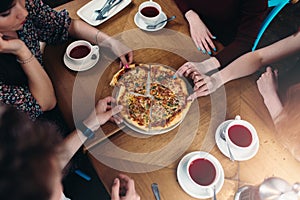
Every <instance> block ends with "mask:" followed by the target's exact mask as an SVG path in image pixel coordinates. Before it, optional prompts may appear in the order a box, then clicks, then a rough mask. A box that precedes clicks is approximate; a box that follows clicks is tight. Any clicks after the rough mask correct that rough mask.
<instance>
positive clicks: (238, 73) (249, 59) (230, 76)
mask: <svg viewBox="0 0 300 200" xmlns="http://www.w3.org/2000/svg"><path fill="white" fill-rule="evenodd" d="M262 61H263V59H262V57H261V56H260V54H259V53H258V52H250V53H247V54H245V55H243V56H241V57H239V58H238V59H236V60H234V61H233V62H232V63H230V64H229V65H228V66H227V67H225V68H224V69H222V70H221V71H219V72H218V74H219V76H220V78H221V80H222V83H223V84H225V83H227V82H229V81H231V80H235V79H238V78H241V77H244V76H248V75H250V74H252V73H254V72H255V71H257V70H258V69H259V68H260V67H261V66H262V65H263V62H262Z"/></svg>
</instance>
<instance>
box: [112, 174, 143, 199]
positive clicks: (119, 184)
mask: <svg viewBox="0 0 300 200" xmlns="http://www.w3.org/2000/svg"><path fill="white" fill-rule="evenodd" d="M140 199H141V198H140V196H139V195H138V194H137V193H136V191H135V187H134V180H133V179H131V178H129V177H128V176H126V175H125V174H119V177H118V178H115V180H114V183H113V186H112V191H111V200H140Z"/></svg>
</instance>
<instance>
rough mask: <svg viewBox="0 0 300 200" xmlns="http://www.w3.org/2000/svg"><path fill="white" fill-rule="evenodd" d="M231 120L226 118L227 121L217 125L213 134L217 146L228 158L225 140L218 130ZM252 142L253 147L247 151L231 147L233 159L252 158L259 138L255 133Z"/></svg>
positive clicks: (256, 149)
mask: <svg viewBox="0 0 300 200" xmlns="http://www.w3.org/2000/svg"><path fill="white" fill-rule="evenodd" d="M231 121H233V120H227V121H224V122H222V123H221V124H220V125H219V126H218V128H217V130H216V134H215V139H216V143H217V146H218V148H219V149H220V151H221V152H222V153H223V154H224V155H225V156H226V157H228V158H230V155H229V152H228V148H227V144H226V141H225V140H223V139H222V138H221V137H220V131H221V130H223V129H225V128H226V126H228V124H229V123H230V122H231ZM254 142H255V145H254V146H253V149H251V151H249V152H240V151H236V150H234V149H231V153H232V154H233V157H234V159H235V160H238V161H244V160H249V159H251V158H253V157H254V156H255V155H256V153H257V151H258V147H259V139H258V137H257V135H256V137H254Z"/></svg>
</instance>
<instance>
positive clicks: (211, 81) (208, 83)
mask: <svg viewBox="0 0 300 200" xmlns="http://www.w3.org/2000/svg"><path fill="white" fill-rule="evenodd" d="M220 80H221V79H220V78H219V77H218V76H217V74H213V75H212V76H206V75H201V74H200V75H195V78H194V93H193V94H191V95H190V96H189V97H188V98H187V100H194V99H196V98H197V97H201V96H207V95H209V94H211V93H213V92H215V91H216V90H217V89H218V88H219V87H220V86H221V85H222V81H220Z"/></svg>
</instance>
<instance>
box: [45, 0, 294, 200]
mask: <svg viewBox="0 0 300 200" xmlns="http://www.w3.org/2000/svg"><path fill="white" fill-rule="evenodd" d="M87 2H88V1H87V0H74V1H71V2H69V3H67V4H64V5H62V6H60V7H57V8H56V9H57V10H60V9H63V8H66V9H67V10H68V11H69V13H70V16H71V17H73V18H79V17H78V16H77V15H76V12H77V10H78V9H79V8H80V7H82V6H83V5H84V4H86V3H87ZM141 2H143V1H141V0H133V1H132V2H131V3H130V4H129V5H128V6H127V7H126V8H125V9H123V10H122V11H121V12H119V13H118V14H116V15H115V16H114V17H112V18H111V19H109V20H108V21H106V22H104V23H103V24H100V25H99V26H98V27H97V28H98V29H99V30H101V31H103V32H105V33H107V34H108V35H110V36H112V37H114V38H117V39H119V40H121V41H122V42H123V43H125V44H126V45H128V46H129V47H130V48H132V49H133V50H134V62H135V63H161V64H165V65H168V66H172V67H173V68H174V69H177V68H178V67H180V66H181V65H182V64H183V63H184V62H186V61H202V60H204V59H207V58H208V56H205V55H203V54H201V53H200V52H199V51H197V50H196V48H195V47H194V45H193V43H192V41H191V39H190V37H189V28H188V24H187V22H186V21H185V19H184V18H183V16H182V14H181V13H180V12H179V10H178V8H177V7H176V5H175V4H174V3H173V2H172V1H163V0H157V2H159V3H160V5H161V7H162V9H163V11H164V12H165V13H166V15H167V16H171V15H176V20H174V21H172V22H169V23H168V24H167V25H166V27H165V28H166V29H163V30H161V31H158V32H153V33H150V32H145V31H142V30H140V29H138V28H137V27H136V25H135V23H134V21H133V18H134V15H135V13H136V12H137V9H138V5H139V4H140V3H141ZM66 46H67V44H63V45H59V46H47V47H46V49H45V67H46V70H47V72H48V74H49V76H50V77H51V79H52V81H53V84H54V87H55V90H56V95H57V99H58V105H59V107H60V109H61V111H62V113H63V115H64V117H65V119H66V121H67V123H68V125H69V126H70V127H74V120H82V119H84V118H85V117H86V116H87V115H88V114H89V112H90V111H91V109H92V108H93V106H94V104H95V102H96V100H98V99H99V98H103V97H105V96H108V95H112V93H113V88H112V87H110V86H109V82H110V80H111V78H112V76H113V74H114V73H115V72H116V71H117V70H118V66H119V64H118V61H117V60H116V59H115V58H114V57H113V56H112V55H111V54H110V53H109V51H108V50H105V49H101V51H100V54H101V57H100V60H99V62H98V63H97V65H96V66H95V67H93V68H92V69H90V70H88V71H85V72H79V73H77V72H74V71H71V70H69V69H68V68H67V67H66V66H65V65H64V63H63V59H62V58H63V55H64V52H65V49H66ZM221 48H222V47H221V46H220V45H219V44H218V49H221ZM256 79H257V75H255V74H254V75H252V76H249V77H246V78H242V79H239V80H236V81H232V82H230V83H228V84H226V85H225V87H223V88H220V89H219V90H217V91H216V92H215V93H214V94H212V95H210V96H208V97H201V98H198V100H196V101H194V102H193V104H192V107H191V109H190V111H189V113H188V114H187V116H186V118H185V119H184V121H183V122H182V123H181V124H180V126H178V127H176V128H175V129H173V130H172V131H170V132H167V133H165V134H161V135H156V136H146V135H143V134H139V133H136V132H135V131H133V130H131V129H129V128H127V127H125V126H124V125H123V124H122V125H121V126H117V125H116V124H114V123H111V122H107V123H106V124H105V125H103V126H102V127H101V129H100V130H99V131H98V132H97V137H96V139H95V140H92V141H88V142H87V143H86V144H85V145H86V146H85V147H86V149H88V152H89V155H90V158H91V160H92V162H93V165H94V167H95V169H96V171H97V173H98V175H99V177H100V179H101V180H102V182H103V183H104V185H105V187H106V189H107V190H108V191H110V188H111V184H112V182H113V179H114V178H115V177H116V175H117V174H118V173H119V172H122V173H126V174H128V175H129V176H131V177H132V178H133V179H134V180H135V182H136V190H137V192H138V193H139V194H140V196H141V199H147V200H148V199H149V200H150V199H155V198H154V196H153V193H152V191H151V183H154V182H155V183H158V185H159V188H160V194H161V198H162V199H165V200H173V199H180V200H189V199H195V198H193V197H191V196H189V195H188V194H187V193H186V192H184V191H183V190H182V189H181V187H180V185H179V183H178V180H177V175H176V172H177V166H178V163H179V161H180V160H181V158H182V157H183V156H185V155H186V154H188V153H190V152H193V151H205V152H209V153H210V154H212V155H213V156H215V157H216V158H217V159H218V160H219V161H220V163H221V165H222V167H223V169H224V172H225V181H224V185H223V187H222V189H221V191H220V192H219V193H218V194H217V197H218V199H221V200H224V199H233V196H234V194H235V192H236V191H237V189H238V187H240V186H242V185H245V184H250V185H256V184H259V183H261V182H262V181H263V180H264V179H265V178H268V177H270V176H277V177H281V178H283V179H285V180H287V181H288V182H289V183H294V182H296V181H299V180H300V173H299V171H300V165H299V163H298V162H297V161H296V160H295V159H294V158H293V157H292V156H291V155H290V154H289V152H288V151H287V150H285V149H284V148H283V147H282V146H281V145H280V143H279V142H278V141H277V140H276V137H275V136H276V135H275V134H274V133H275V131H274V127H273V124H272V120H271V118H270V116H269V114H268V111H267V109H266V108H265V106H264V103H263V101H262V98H261V96H260V94H259V92H258V90H257V86H256ZM236 115H240V116H241V117H242V119H244V120H247V121H249V122H250V123H252V124H253V125H254V127H255V128H256V130H257V132H258V137H259V150H258V153H257V154H256V155H255V156H254V157H253V158H252V159H250V160H247V161H235V162H231V161H230V160H229V158H227V157H226V156H224V155H223V154H222V153H221V151H220V150H219V149H218V147H217V145H216V142H215V139H214V136H215V132H216V129H217V127H218V125H219V124H220V123H222V122H223V121H225V120H227V119H233V118H234V117H235V116H236ZM100 141H102V142H100ZM99 198H100V197H99Z"/></svg>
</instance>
